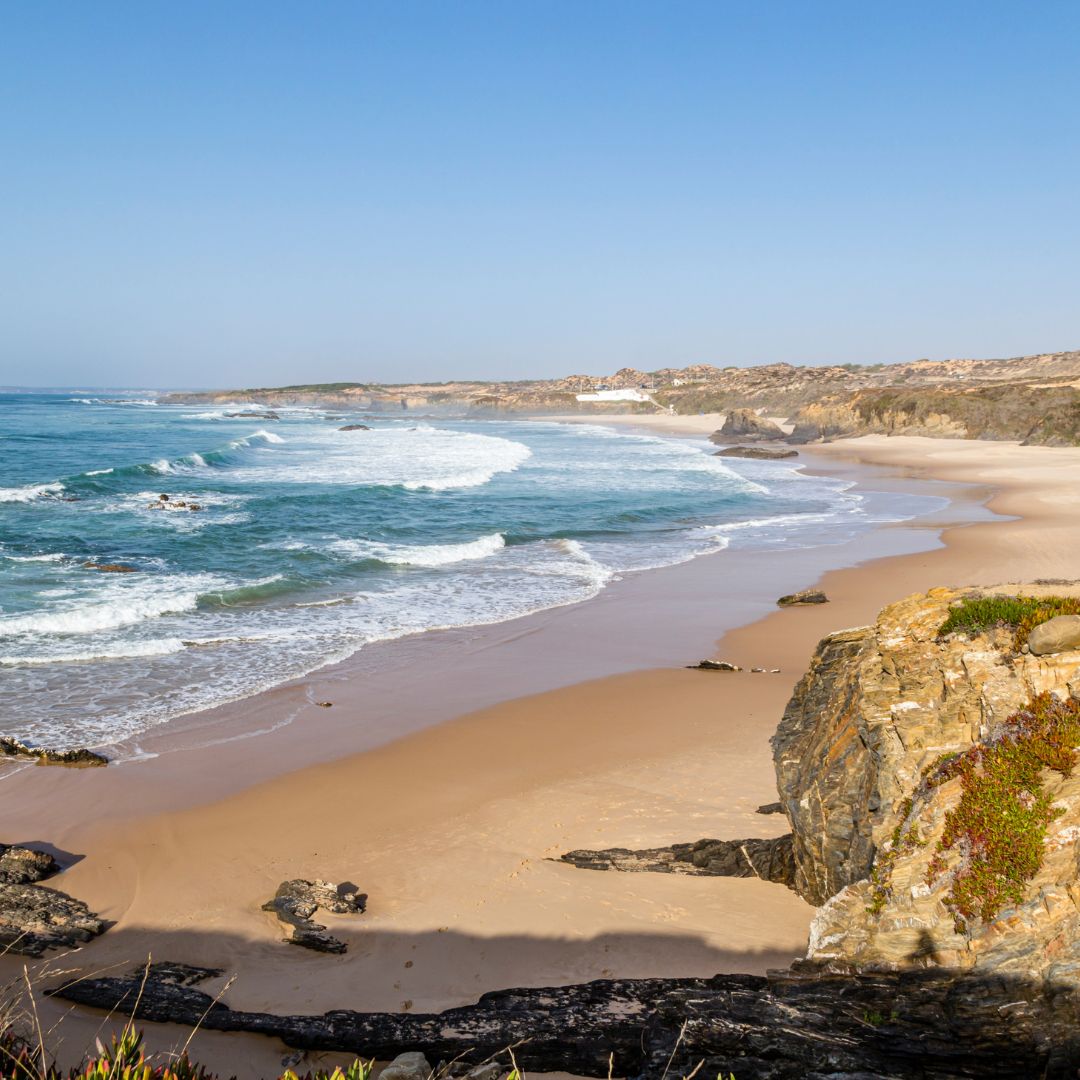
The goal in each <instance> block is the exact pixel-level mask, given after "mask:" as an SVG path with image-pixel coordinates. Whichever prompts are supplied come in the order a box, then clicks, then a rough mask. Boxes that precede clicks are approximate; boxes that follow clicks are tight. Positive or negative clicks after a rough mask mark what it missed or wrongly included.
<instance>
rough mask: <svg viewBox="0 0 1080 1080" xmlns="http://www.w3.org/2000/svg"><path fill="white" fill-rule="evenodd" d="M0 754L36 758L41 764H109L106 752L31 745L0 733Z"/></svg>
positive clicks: (78, 765) (77, 765) (82, 748)
mask: <svg viewBox="0 0 1080 1080" xmlns="http://www.w3.org/2000/svg"><path fill="white" fill-rule="evenodd" d="M0 755H2V756H4V757H25V758H34V759H36V761H37V763H38V764H39V765H74V766H76V767H85V766H87V765H91V766H96V765H108V764H109V759H108V758H107V757H105V755H104V754H99V753H97V752H96V751H94V750H87V749H85V748H84V747H80V748H78V749H75V750H48V749H45V748H44V747H41V746H30V745H28V744H27V743H24V742H20V741H19V740H18V739H9V738H7V737H5V736H3V735H0Z"/></svg>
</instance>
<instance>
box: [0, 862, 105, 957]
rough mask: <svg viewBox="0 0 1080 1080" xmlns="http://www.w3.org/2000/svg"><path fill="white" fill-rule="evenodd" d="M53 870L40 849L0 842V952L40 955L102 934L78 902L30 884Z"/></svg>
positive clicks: (101, 928)
mask: <svg viewBox="0 0 1080 1080" xmlns="http://www.w3.org/2000/svg"><path fill="white" fill-rule="evenodd" d="M58 870H59V866H58V865H57V863H56V860H55V859H54V858H53V857H52V856H51V855H49V854H46V853H45V852H40V851H31V850H29V849H28V848H20V847H9V846H8V845H7V844H0V951H2V952H9V953H15V954H17V955H19V956H41V955H42V954H43V953H44V952H45V951H46V950H47V949H58V948H73V947H75V946H78V945H81V944H83V943H84V942H87V941H89V940H90V939H91V938H94V937H96V936H97V935H98V934H101V933H103V932H104V930H105V923H104V922H102V920H101V919H99V918H98V917H97V916H96V915H95V914H94V913H93V912H92V911H91V910H90V909H89V908H88V907H87V906H86V905H85V904H84V903H83V902H82V901H81V900H74V899H72V898H71V897H70V896H67V895H66V894H65V893H62V892H57V891H56V890H55V889H47V888H45V887H44V886H42V885H38V884H36V883H37V882H38V881H41V880H42V879H43V878H46V877H49V876H50V875H52V874H54V873H56V872H57V871H58Z"/></svg>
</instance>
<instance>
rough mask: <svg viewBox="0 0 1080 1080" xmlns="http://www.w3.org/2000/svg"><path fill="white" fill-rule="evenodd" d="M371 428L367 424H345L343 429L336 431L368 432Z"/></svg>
mask: <svg viewBox="0 0 1080 1080" xmlns="http://www.w3.org/2000/svg"><path fill="white" fill-rule="evenodd" d="M370 430H371V428H369V427H368V426H367V424H346V425H345V426H344V427H339V428H338V431H370Z"/></svg>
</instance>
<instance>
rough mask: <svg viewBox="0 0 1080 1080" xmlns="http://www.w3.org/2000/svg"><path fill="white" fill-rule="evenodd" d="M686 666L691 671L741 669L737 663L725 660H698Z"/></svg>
mask: <svg viewBox="0 0 1080 1080" xmlns="http://www.w3.org/2000/svg"><path fill="white" fill-rule="evenodd" d="M686 666H687V667H688V668H689V669H690V670H691V671H742V668H741V667H739V665H738V664H730V663H728V661H727V660H699V661H698V662H697V663H696V664H687V665H686Z"/></svg>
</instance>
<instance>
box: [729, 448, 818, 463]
mask: <svg viewBox="0 0 1080 1080" xmlns="http://www.w3.org/2000/svg"><path fill="white" fill-rule="evenodd" d="M798 456H799V451H798V450H770V449H769V448H768V447H767V446H728V447H726V448H725V449H723V450H717V451H716V452H715V453H714V454H713V457H730V458H749V459H750V460H752V461H783V460H784V459H785V458H793V457H798Z"/></svg>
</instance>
